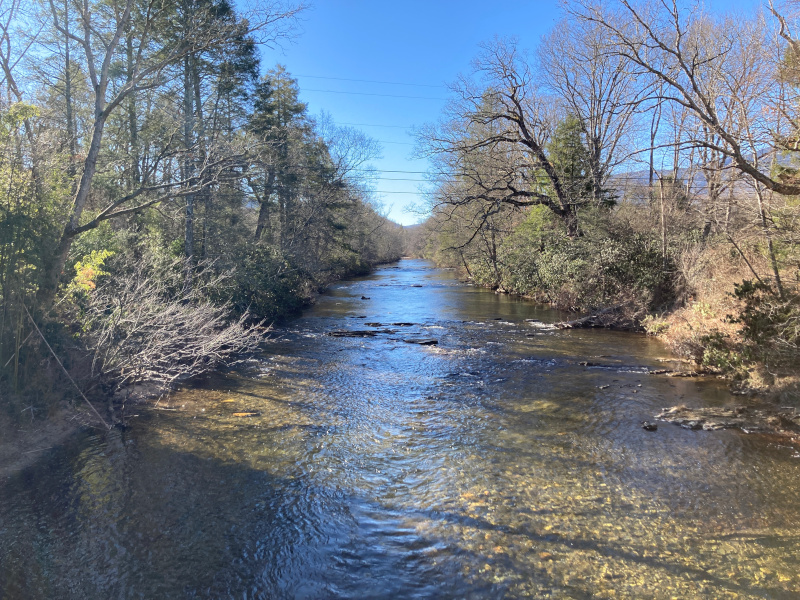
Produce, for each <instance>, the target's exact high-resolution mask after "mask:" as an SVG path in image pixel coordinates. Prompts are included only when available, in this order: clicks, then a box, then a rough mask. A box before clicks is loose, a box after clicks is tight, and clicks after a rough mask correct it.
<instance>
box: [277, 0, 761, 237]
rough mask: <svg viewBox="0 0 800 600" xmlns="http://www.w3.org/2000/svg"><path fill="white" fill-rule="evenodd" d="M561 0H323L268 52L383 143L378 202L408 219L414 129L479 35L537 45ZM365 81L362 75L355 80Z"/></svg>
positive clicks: (416, 185) (325, 104) (742, 2)
mask: <svg viewBox="0 0 800 600" xmlns="http://www.w3.org/2000/svg"><path fill="white" fill-rule="evenodd" d="M757 3H758V2H757V0H727V1H726V0H713V1H711V2H707V3H706V4H707V5H710V6H711V7H712V8H713V9H720V10H725V9H728V8H732V7H736V8H741V9H745V10H746V9H748V8H750V7H752V6H754V5H756V4H757ZM560 6H561V3H560V2H559V0H527V1H525V0H515V1H507V2H502V3H492V2H486V1H485V0H483V1H480V2H478V1H476V0H461V1H457V0H427V1H424V0H410V1H408V0H394V1H392V2H390V1H386V0H316V1H315V3H314V5H313V6H312V7H311V8H310V9H309V10H308V11H306V12H305V13H304V14H303V15H302V27H301V30H300V32H299V35H298V36H297V37H296V38H295V39H294V40H293V41H292V42H289V43H285V44H284V45H283V47H282V48H281V49H275V50H268V51H266V52H264V54H263V66H264V69H268V68H270V67H272V66H274V65H275V64H276V63H281V64H284V65H285V66H286V67H287V69H288V70H289V72H290V73H291V74H292V75H293V76H294V77H295V78H296V79H297V80H298V82H299V85H300V90H301V95H300V97H301V100H303V101H304V102H307V103H308V107H309V111H310V113H311V114H318V113H319V112H320V111H323V110H324V111H326V112H328V113H330V114H331V116H332V117H333V120H334V121H335V122H336V123H337V124H340V125H353V126H355V127H357V128H359V129H361V130H362V131H364V132H365V133H366V134H367V135H369V136H370V137H372V138H374V139H377V140H379V141H381V142H382V143H383V144H382V145H383V158H382V159H379V160H376V161H374V162H373V166H374V167H375V168H376V169H378V170H380V177H381V178H380V179H379V180H378V181H377V183H376V190H377V191H378V192H380V193H378V194H376V197H377V199H378V200H379V202H380V203H381V204H382V206H383V207H384V208H385V211H384V212H385V214H387V215H388V216H389V218H391V219H392V220H394V221H396V222H398V223H402V224H404V225H408V224H412V223H415V222H418V221H419V220H421V217H420V215H419V214H418V213H416V212H414V211H413V207H414V205H417V206H420V205H422V204H423V199H422V196H421V194H420V193H419V190H420V187H421V185H422V184H423V182H424V175H423V172H425V171H426V169H427V167H428V165H427V162H426V161H424V160H413V159H412V158H411V153H412V151H413V142H414V140H413V138H412V137H411V135H410V133H411V132H410V130H409V129H410V128H411V127H415V126H420V125H422V124H424V123H430V122H433V121H436V120H437V119H438V117H439V116H440V114H441V111H442V108H443V106H444V103H445V99H446V98H447V95H448V89H447V87H446V84H448V83H449V82H452V81H453V80H454V79H455V77H456V76H457V75H458V74H459V73H462V72H466V71H468V70H469V65H470V61H471V60H472V59H473V57H474V56H475V55H476V54H477V52H478V44H479V43H480V42H484V41H488V40H491V39H492V38H493V37H494V36H495V35H499V36H515V37H517V38H518V39H519V41H520V46H521V47H523V48H528V49H532V48H534V47H535V46H536V45H537V43H538V41H539V39H540V38H541V37H542V36H543V35H544V34H546V33H547V32H548V31H549V30H550V29H551V28H552V27H553V25H554V24H555V23H556V22H557V21H558V20H559V19H560V18H561V14H562V13H561V10H560ZM356 80H358V81H356Z"/></svg>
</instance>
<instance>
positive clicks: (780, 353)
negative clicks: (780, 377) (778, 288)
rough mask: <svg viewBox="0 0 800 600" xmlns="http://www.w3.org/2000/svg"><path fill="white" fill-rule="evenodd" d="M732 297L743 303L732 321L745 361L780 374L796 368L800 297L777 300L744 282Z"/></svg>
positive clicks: (771, 292)
mask: <svg viewBox="0 0 800 600" xmlns="http://www.w3.org/2000/svg"><path fill="white" fill-rule="evenodd" d="M734 295H735V296H736V298H738V299H739V300H741V301H742V302H743V303H744V306H743V308H742V310H741V312H740V313H739V315H737V316H734V317H732V320H733V322H735V323H740V324H741V325H742V330H741V333H742V337H743V338H744V346H745V347H744V352H745V353H746V355H747V357H748V358H749V359H751V360H756V361H759V362H762V363H764V364H767V365H770V366H771V367H773V368H777V369H781V370H791V369H796V368H797V367H799V366H800V294H798V293H796V292H795V293H790V294H787V295H786V296H785V297H783V298H781V297H779V296H778V295H777V294H776V293H775V291H774V290H773V289H772V288H770V287H768V286H767V285H765V284H763V283H760V282H753V281H744V282H742V283H741V284H738V285H736V286H735V291H734Z"/></svg>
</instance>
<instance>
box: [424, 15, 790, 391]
mask: <svg viewBox="0 0 800 600" xmlns="http://www.w3.org/2000/svg"><path fill="white" fill-rule="evenodd" d="M797 17H798V11H797V6H796V5H794V4H792V3H787V4H784V5H777V4H771V3H770V4H768V5H766V6H764V7H763V8H762V9H761V10H760V12H756V13H753V14H727V15H716V14H711V13H708V12H705V11H704V10H703V9H702V8H701V7H699V6H696V5H688V4H683V3H677V2H660V1H656V0H653V1H650V0H646V1H642V2H631V1H629V0H618V1H616V2H611V3H602V4H600V3H593V2H590V1H588V0H576V1H574V2H570V3H568V4H566V5H565V13H564V20H563V21H562V22H559V23H557V24H556V25H555V27H554V28H553V30H552V32H551V33H550V34H549V35H547V36H545V37H544V38H543V39H542V40H541V42H540V44H539V46H538V47H536V48H533V49H530V50H529V51H524V50H523V49H522V48H521V47H520V45H519V44H518V43H517V42H516V41H515V40H505V39H496V40H494V41H493V42H490V43H487V44H485V45H484V46H483V47H482V49H481V51H480V53H479V54H478V56H477V57H476V58H475V60H474V62H473V69H472V71H471V72H469V73H467V74H465V75H463V76H461V77H460V78H459V79H458V80H457V81H456V82H455V83H454V84H453V85H452V91H453V95H452V100H451V102H450V103H449V105H448V107H447V109H446V111H445V113H444V114H443V115H442V117H441V119H440V120H439V122H437V123H434V124H431V125H430V126H428V127H426V128H423V129H421V130H420V131H419V132H418V140H419V145H418V148H419V150H418V151H419V153H420V155H424V156H428V157H430V158H431V159H432V160H433V163H434V171H433V173H432V177H431V186H430V194H429V196H430V208H431V216H430V218H428V220H427V221H426V222H425V223H424V224H423V225H422V226H421V228H420V229H419V231H417V232H416V234H415V235H416V251H417V252H419V253H420V254H422V255H425V256H428V257H430V258H433V259H434V260H436V261H437V262H438V263H439V264H441V265H447V266H452V267H457V268H459V269H461V270H462V271H463V272H464V274H465V275H466V276H467V277H469V278H470V279H471V280H472V281H474V282H475V283H477V284H479V285H484V286H488V287H492V288H495V289H498V290H501V291H508V292H513V293H517V294H522V295H525V296H529V297H533V298H535V299H537V300H540V301H543V302H547V303H550V304H552V305H555V306H557V307H559V308H563V309H568V310H575V311H582V312H592V313H594V314H597V315H598V318H597V320H596V322H598V323H603V324H606V325H611V326H623V327H633V328H642V329H645V330H647V331H648V332H650V333H653V334H658V335H661V336H663V338H664V339H665V340H666V341H667V342H668V343H669V344H670V345H671V346H672V347H673V348H674V349H675V350H676V351H678V352H679V353H682V354H684V355H686V356H689V357H691V358H692V359H693V360H696V361H697V362H698V363H700V364H702V365H703V366H705V367H706V368H708V369H711V370H715V371H718V372H722V373H725V374H726V375H728V376H730V377H732V378H733V379H735V380H736V381H737V382H740V385H741V386H742V387H749V388H751V389H753V388H761V389H767V388H768V389H771V390H773V391H783V392H785V397H787V398H789V397H795V398H796V393H797V392H796V390H797V387H796V386H797V379H796V375H795V374H796V372H797V368H798V366H799V365H800V328H799V327H798V324H799V323H800V287H798V285H799V284H800V247H799V246H798V242H800V238H798V231H800V228H798V219H799V218H800V205H798V202H797V197H798V196H800V175H799V174H798V167H800V163H798V158H800V156H798V152H797V139H798V115H799V114H800V112H798V111H800V97H799V96H798V86H799V85H800V75H799V74H798V70H797V65H798V61H799V60H800V59H799V58H798V56H799V55H798V52H800V42H798V38H797V37H796V35H795V33H796V30H795V27H796V23H797Z"/></svg>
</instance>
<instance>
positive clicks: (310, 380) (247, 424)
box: [0, 261, 800, 599]
mask: <svg viewBox="0 0 800 600" xmlns="http://www.w3.org/2000/svg"><path fill="white" fill-rule="evenodd" d="M419 286H421V287H419ZM362 296H364V297H365V298H369V300H361V297H362ZM360 317H364V319H361V318H360ZM559 318H560V315H558V314H556V313H553V312H552V311H548V310H547V309H544V308H542V307H537V306H535V305H532V304H530V303H527V302H523V301H520V300H515V299H511V298H508V297H504V296H498V295H496V294H493V293H491V292H487V291H486V290H479V289H475V288H470V287H467V286H464V285H462V284H460V283H459V282H457V281H456V280H455V279H454V278H453V277H452V276H451V275H449V274H447V273H442V272H440V271H437V270H435V269H432V268H430V266H429V265H427V264H426V263H423V262H421V261H404V262H403V263H401V268H396V267H387V268H385V269H381V270H380V271H379V272H377V273H375V274H374V275H372V276H370V277H366V278H363V279H360V280H356V281H353V282H348V283H345V284H342V285H340V286H337V287H335V288H334V289H333V290H331V292H330V293H329V294H326V295H325V296H323V297H322V298H321V299H320V301H319V303H318V305H317V306H316V307H314V308H313V309H312V310H310V311H309V312H308V313H307V314H306V315H305V316H304V317H303V318H301V319H298V320H297V321H295V322H293V323H290V324H289V325H287V326H286V327H284V328H283V329H280V330H278V331H276V332H275V335H274V338H273V339H272V340H271V341H270V342H269V343H268V344H267V345H266V347H265V353H264V355H263V356H262V357H260V358H258V359H257V360H254V361H251V362H250V363H248V364H246V365H244V366H243V367H242V368H240V369H237V370H236V371H234V372H228V373H218V374H215V375H214V376H212V377H209V378H208V379H206V380H204V381H203V382H202V383H200V384H198V385H195V386H192V387H189V388H187V389H185V390H182V391H180V392H178V393H176V394H174V395H173V396H171V397H170V398H168V399H167V404H168V406H169V407H170V408H173V409H177V410H175V411H157V410H152V409H148V408H144V407H142V408H141V409H140V410H139V416H136V417H132V419H131V427H130V428H128V429H126V430H124V431H114V432H112V433H110V434H108V435H105V436H101V435H95V434H90V433H86V434H84V435H82V436H80V437H78V438H76V439H74V440H72V441H71V442H70V443H69V444H67V445H66V446H64V447H62V448H58V449H56V450H53V451H51V452H50V453H49V455H48V456H46V457H44V458H43V460H42V461H41V462H39V463H38V464H36V465H34V466H33V467H31V468H29V469H27V470H26V471H24V472H21V473H19V474H17V475H16V476H14V477H12V478H11V479H9V480H7V481H5V482H4V485H3V486H2V487H1V488H0V598H3V599H4V598H129V597H130V598H227V597H239V598H434V597H435V598H517V597H520V598H521V597H533V598H637V599H638V598H671V597H677V598H726V597H730V598H776V599H783V598H796V597H798V596H799V595H800V536H798V535H797V531H798V527H799V526H800V508H798V505H797V502H796V498H797V496H798V494H800V477H798V475H800V461H798V460H797V459H795V458H792V456H791V450H787V449H783V448H780V447H777V446H775V445H771V444H769V443H767V442H765V441H764V440H759V439H758V438H752V437H748V436H745V435H743V434H737V433H735V432H714V433H708V432H697V431H687V430H683V429H680V428H678V427H673V426H669V425H666V424H665V425H662V426H661V427H660V428H659V430H658V432H654V433H651V432H645V431H644V430H642V429H641V427H640V426H639V422H640V421H641V420H643V419H648V418H652V415H653V414H654V413H655V412H657V411H658V410H659V409H660V407H661V406H665V405H668V404H674V403H676V402H687V403H694V404H698V405H711V404H725V403H732V402H736V399H735V398H733V397H731V396H730V395H729V394H727V392H726V391H725V389H724V387H723V386H721V385H718V384H717V383H715V382H713V381H705V382H699V381H690V380H668V379H664V378H658V377H652V376H648V375H647V374H646V370H647V368H652V367H653V366H658V365H660V364H662V363H661V362H659V361H660V360H661V359H663V358H665V357H667V356H666V351H665V350H664V349H663V347H661V346H660V345H659V344H658V343H657V342H654V341H653V340H650V339H647V338H645V337H641V336H633V335H625V334H621V333H619V332H604V331H589V332H579V331H561V332H554V331H550V330H549V329H548V328H547V324H548V323H551V322H553V321H555V320H558V319H559ZM532 319H535V320H536V321H533V320H532ZM367 322H372V323H382V324H391V323H405V324H407V325H403V326H397V327H396V329H402V332H399V333H393V334H389V333H386V334H380V335H376V336H375V337H370V338H340V337H332V336H328V335H326V334H327V333H328V332H330V331H331V330H343V329H364V328H366V327H367V325H366V324H365V323H367ZM404 336H405V337H425V338H431V337H432V338H435V339H436V340H437V341H438V345H437V346H432V347H421V346H419V345H415V344H409V343H406V342H405V341H404ZM667 358H668V357H667ZM581 362H593V363H602V365H600V366H594V365H581V364H580V363H581Z"/></svg>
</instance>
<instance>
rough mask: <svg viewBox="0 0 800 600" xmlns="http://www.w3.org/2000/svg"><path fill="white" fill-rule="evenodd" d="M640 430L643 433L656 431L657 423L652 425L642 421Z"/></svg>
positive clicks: (650, 422)
mask: <svg viewBox="0 0 800 600" xmlns="http://www.w3.org/2000/svg"><path fill="white" fill-rule="evenodd" d="M642 429H644V430H645V431H657V430H658V423H653V422H652V421H642Z"/></svg>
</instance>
